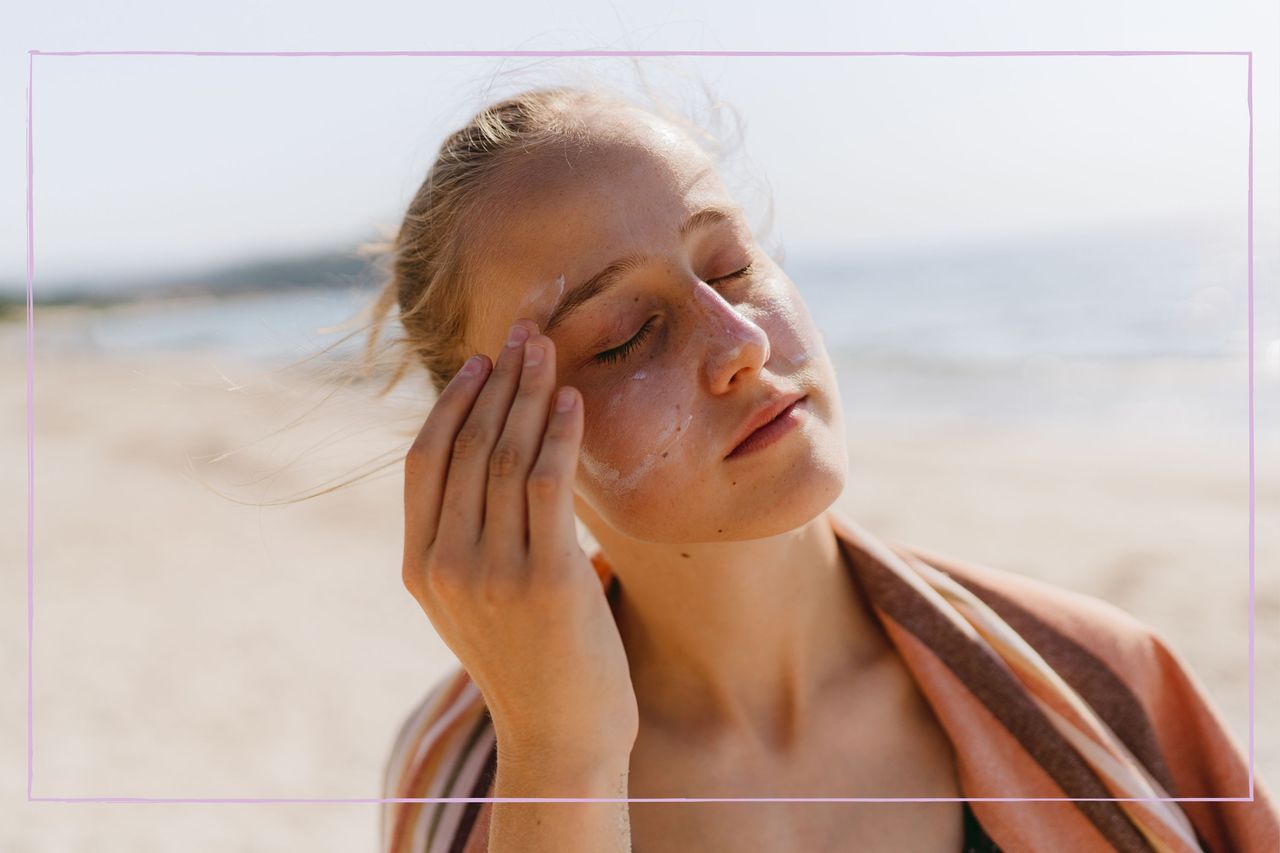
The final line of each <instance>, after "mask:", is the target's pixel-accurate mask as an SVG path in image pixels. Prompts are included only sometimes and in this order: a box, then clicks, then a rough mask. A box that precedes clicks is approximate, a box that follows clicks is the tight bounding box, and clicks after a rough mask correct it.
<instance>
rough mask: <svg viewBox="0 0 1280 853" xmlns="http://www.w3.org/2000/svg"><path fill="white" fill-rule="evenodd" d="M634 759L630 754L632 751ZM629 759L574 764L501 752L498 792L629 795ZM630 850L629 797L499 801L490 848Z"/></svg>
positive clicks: (544, 852)
mask: <svg viewBox="0 0 1280 853" xmlns="http://www.w3.org/2000/svg"><path fill="white" fill-rule="evenodd" d="M628 759H629V756H628ZM628 765H629V760H623V761H617V760H615V761H599V760H593V761H589V762H586V763H583V762H576V763H570V762H566V761H564V760H557V759H555V758H550V759H548V760H545V761H520V760H516V759H504V757H503V756H502V754H501V752H499V756H498V768H497V776H496V778H495V780H494V796H495V797H608V798H617V799H622V800H625V799H626V796H627V771H628ZM551 851H555V853H578V851H582V853H630V851H631V822H630V812H629V810H628V807H627V803H626V802H616V803H494V804H493V812H492V815H491V817H490V823H489V853H551Z"/></svg>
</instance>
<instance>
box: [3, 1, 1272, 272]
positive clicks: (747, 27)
mask: <svg viewBox="0 0 1280 853" xmlns="http://www.w3.org/2000/svg"><path fill="white" fill-rule="evenodd" d="M1276 7H1277V4H1273V3H1263V2H1258V3H1241V2H1234V3H1233V2H1226V3H1215V4H1207V3H1190V2H1163V3H1158V4H1157V3H1146V2H1143V3H1128V4H1122V5H1118V4H1114V3H1111V2H1095V0H1084V2H1075V3H1052V4H1046V3H1034V2H1008V3H1003V2H1002V3H990V2H988V3H962V4H957V3H946V2H936V3H935V2H924V3H921V2H914V3H913V2H898V3H875V4H872V3H866V2H852V3H846V4H840V5H835V4H830V5H824V6H822V7H821V14H819V12H818V11H817V10H818V8H819V7H817V6H814V7H813V10H807V7H806V4H803V3H787V4H785V7H784V6H783V5H781V4H758V5H756V6H750V5H744V4H743V3H741V2H725V3H715V2H707V3H698V2H684V3H680V4H678V5H677V4H670V5H666V6H664V5H661V4H654V5H648V6H646V7H640V6H639V5H634V6H631V7H623V6H621V5H619V4H618V3H611V4H601V3H576V4H572V3H564V2H561V3H550V4H540V5H538V6H537V7H536V8H535V7H534V6H533V5H532V4H517V3H505V2H498V3H497V4H496V6H495V4H492V3H491V4H488V5H486V7H485V9H486V14H485V15H484V16H483V20H478V19H477V18H476V17H475V16H474V15H473V14H470V13H468V12H467V11H466V9H467V8H469V7H467V6H455V7H452V8H449V7H446V6H445V5H443V4H441V5H433V6H430V7H428V6H426V4H419V5H403V6H396V5H392V4H388V3H385V2H373V3H366V4H362V5H361V6H360V7H359V8H358V9H357V7H355V6H354V5H352V4H344V5H343V6H341V7H339V9H340V11H339V10H337V9H331V8H327V7H326V6H324V5H317V4H313V3H301V2H298V3H275V4H271V3H265V4H264V3H252V4H250V3H239V2H231V3H222V4H217V5H213V4H210V5H208V6H201V7H193V8H182V9H181V11H180V12H179V11H176V10H175V8H174V6H173V4H164V3H158V2H156V3H140V2H132V3H129V2H126V3H113V4H110V5H109V6H108V5H106V4H97V3H85V2H69V3H58V4H43V5H41V6H39V7H37V6H34V5H33V6H29V7H25V8H21V9H19V10H18V11H17V23H18V25H17V26H7V27H5V28H4V33H3V35H0V44H3V47H4V50H3V51H2V52H0V56H2V58H3V65H2V66H0V72H2V73H3V74H4V78H5V82H6V85H5V86H4V87H3V88H2V90H0V96H2V97H0V116H3V119H2V120H3V121H4V122H5V126H4V128H3V130H4V132H3V133H0V181H2V182H3V183H2V184H0V187H2V188H3V190H4V193H3V195H4V198H5V199H6V203H5V204H4V206H3V208H2V209H0V223H2V224H3V235H4V237H3V240H2V241H0V282H6V283H7V286H8V287H10V288H12V287H15V286H17V287H19V288H22V287H25V279H26V273H27V222H26V216H27V214H26V196H27V163H26V157H27V151H26V144H27V107H28V87H29V86H30V92H31V94H32V96H33V97H32V100H31V110H32V158H33V167H32V181H33V185H32V186H33V203H34V220H33V225H34V232H35V241H34V282H35V286H37V287H38V286H39V283H40V282H41V281H46V282H51V283H52V282H56V281H58V280H60V279H66V278H84V277H92V276H95V275H101V276H103V277H107V278H118V277H120V276H127V275H130V274H149V273H155V272H165V271H175V270H185V269H197V268H201V267H206V266H218V265H221V264H226V263H233V262H235V261H238V260H242V259H247V258H256V257H269V256H276V255H288V254H291V253H304V252H309V251H317V250H321V251H322V250H331V249H336V248H337V249H340V248H345V247H348V246H352V245H354V244H355V243H356V242H358V241H359V240H362V239H367V238H370V237H373V236H375V235H376V234H378V233H379V232H380V231H382V232H385V231H386V230H388V229H393V228H394V227H395V226H396V225H397V224H398V222H399V217H400V216H401V215H402V213H403V211H404V208H405V206H406V204H407V203H408V201H409V199H410V197H411V196H412V194H413V192H414V191H415V190H416V188H417V186H418V184H419V183H420V182H421V180H422V178H423V177H424V176H425V174H426V170H427V168H428V167H429V165H430V162H431V159H432V157H433V156H434V154H435V150H436V147H437V146H438V145H439V143H440V141H441V139H442V138H443V136H444V135H445V134H446V133H448V132H449V131H450V130H452V129H453V128H454V127H456V126H458V125H459V124H461V123H462V122H464V121H465V120H466V119H467V118H468V117H469V116H470V115H471V114H472V113H473V112H474V111H475V110H476V109H478V108H479V107H480V106H482V105H483V104H484V103H486V102H487V101H489V100H491V99H492V98H493V97H496V96H501V95H503V94H507V93H510V92H514V91H517V90H518V89H520V88H524V87H525V86H527V85H533V84H538V83H543V82H549V81H552V80H557V81H563V80H566V79H582V77H581V75H583V74H589V75H591V77H592V79H601V80H605V81H611V82H615V83H618V84H619V85H622V86H624V87H626V86H632V85H634V80H635V77H634V76H633V74H632V71H631V66H630V64H629V62H628V60H626V59H624V58H620V57H606V58H585V59H584V58H554V57H552V58H494V57H289V58H284V57H226V56H220V57H191V56H176V57H160V56H54V55H37V56H34V57H31V56H29V54H28V51H30V50H32V49H35V50H43V51H77V50H192V51H195V50H209V51H229V50H247V51H308V50H320V51H378V50H384V51H385V50H471V51H501V50H575V49H593V50H616V51H628V50H633V51H634V50H663V49H680V50H708V51H710V50H809V51H812V50H872V51H886V50H887V51H899V50H901V51H911V50H955V51H974V50H1211V51H1212V50H1227V51H1239V50H1253V51H1255V52H1256V55H1255V57H1254V69H1253V71H1254V74H1253V82H1254V99H1253V101H1254V137H1255V138H1254V146H1255V173H1254V186H1255V202H1254V203H1255V227H1256V229H1257V234H1258V243H1259V252H1260V253H1264V254H1265V253H1274V251H1275V249H1276V243H1277V237H1276V232H1277V225H1280V178H1278V175H1277V166H1278V165H1280V132H1278V131H1280V127H1278V120H1280V110H1277V106H1278V105H1280V99H1278V93H1277V86H1276V81H1277V80H1280V72H1278V66H1277V55H1276V47H1275V46H1276V44H1277V32H1278V31H1280V26H1278V24H1277V12H1276ZM784 8H785V11H784ZM7 17H8V16H7ZM642 62H643V64H644V68H645V74H646V75H647V76H648V77H649V79H650V80H651V82H653V83H655V84H656V85H657V88H658V90H659V91H661V92H663V93H664V95H666V96H668V97H671V98H673V99H674V100H676V101H677V102H682V103H685V104H687V105H689V109H690V110H691V114H692V115H694V116H698V115H700V114H701V113H700V112H699V110H702V109H703V108H704V105H703V103H702V102H701V101H699V100H698V97H699V94H700V89H699V88H698V86H699V84H700V83H703V82H705V83H706V84H707V85H709V86H710V87H711V90H712V91H713V92H714V93H715V95H716V96H717V97H718V98H720V99H721V100H723V101H724V102H726V103H728V104H731V105H732V107H733V108H734V109H735V110H736V111H737V113H738V114H739V115H740V116H741V117H742V119H743V121H744V123H745V125H744V130H745V135H744V137H743V139H742V143H741V145H740V146H739V148H737V149H735V150H736V151H737V153H738V154H740V155H741V156H740V157H739V158H737V159H735V160H734V161H733V162H732V163H731V164H729V165H728V166H727V168H728V169H730V171H729V172H727V173H726V178H727V179H728V180H729V181H730V182H731V187H732V188H733V189H734V191H735V194H736V195H737V196H738V197H739V199H740V201H741V202H742V203H743V204H744V205H745V206H746V207H747V208H748V210H749V211H751V212H752V213H753V215H754V217H755V220H754V221H755V222H756V223H757V224H758V226H759V227H760V228H761V229H763V228H764V227H765V224H766V220H765V212H766V210H767V207H766V205H765V203H764V201H765V199H766V198H767V197H768V196H770V195H771V197H772V200H773V220H772V227H771V230H770V231H769V233H770V235H772V236H774V237H775V238H776V239H778V240H779V241H781V243H782V245H783V246H785V248H786V251H787V253H788V254H789V255H793V256H794V255H799V254H806V253H807V254H828V253H830V254H838V253H848V252H858V251H876V250H882V249H895V250H901V249H904V248H906V249H910V248H912V247H919V248H921V249H924V248H927V247H933V246H945V245H956V244H966V243H970V242H974V241H979V242H982V241H986V242H993V241H994V242H998V241H1000V240H1006V239H1012V238H1016V237H1019V236H1025V235H1028V234H1042V233H1052V232H1057V231H1064V230H1095V231H1106V230H1108V229H1113V228H1117V227H1126V226H1130V225H1138V226H1150V225H1152V224H1155V225H1157V226H1159V225H1160V223H1166V222H1167V223H1171V224H1173V223H1179V222H1184V221H1188V220H1194V221H1197V222H1204V223H1206V224H1207V225H1209V226H1211V227H1214V228H1218V229H1222V230H1224V231H1228V232H1231V233H1235V234H1242V233H1243V232H1244V229H1245V212H1246V202H1247V184H1248V174H1247V149H1246V146H1247V139H1248V121H1249V117H1248V112H1247V105H1246V99H1245V93H1246V83H1247V60H1246V59H1245V58H1244V57H1240V56H1195V57H999V58H994V57H993V58H971V57H966V58H935V57H930V58H921V57H824V58H817V57H697V58H660V59H659V58H655V59H645V60H643V61H642ZM29 75H30V78H29ZM731 126H732V125H730V127H731Z"/></svg>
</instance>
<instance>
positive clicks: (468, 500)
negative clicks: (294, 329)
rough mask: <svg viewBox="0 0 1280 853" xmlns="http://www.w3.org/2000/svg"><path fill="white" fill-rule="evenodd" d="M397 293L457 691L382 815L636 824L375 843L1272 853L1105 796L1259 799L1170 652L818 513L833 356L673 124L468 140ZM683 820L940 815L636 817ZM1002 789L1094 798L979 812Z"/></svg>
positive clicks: (435, 177) (712, 171)
mask: <svg viewBox="0 0 1280 853" xmlns="http://www.w3.org/2000/svg"><path fill="white" fill-rule="evenodd" d="M392 302H397V303H398V305H399V309H400V319H401V322H402V324H403V326H404V328H405V330H406V333H407V337H406V339H405V343H406V344H407V345H408V351H409V352H410V353H411V354H412V357H413V358H415V359H417V360H418V361H420V362H421V363H422V364H423V365H424V366H425V367H426V368H427V370H428V372H429V373H430V374H431V376H432V378H433V381H434V382H435V384H436V387H437V389H438V390H440V391H441V393H440V397H439V400H438V401H437V403H436V404H435V405H434V407H433V409H432V411H431V413H430V415H429V417H428V418H427V420H426V423H425V424H424V426H423V427H422V430H421V432H420V433H419V434H418V436H417V438H416V439H415V441H414V443H413V447H412V448H411V449H410V451H409V453H408V454H407V456H406V459H405V513H406V525H405V550H404V562H403V576H404V581H405V585H406V586H407V588H408V589H409V591H410V592H411V593H412V594H413V595H414V597H415V598H416V599H417V601H418V602H419V603H420V605H421V606H422V608H423V610H424V611H425V613H426V615H427V616H428V617H429V618H430V620H431V622H432V624H433V626H434V627H435V629H436V630H437V631H438V632H439V634H440V635H441V637H442V638H443V639H444V640H445V642H446V643H447V644H448V645H449V647H450V649H451V650H452V651H453V652H454V653H455V654H456V655H457V657H458V659H459V661H460V662H461V664H462V667H461V668H460V669H459V670H458V671H457V672H456V673H455V674H454V675H453V676H452V677H450V678H448V679H446V680H445V681H443V682H441V683H440V684H437V685H435V686H434V688H433V689H432V690H431V691H430V692H429V694H428V695H427V696H426V698H425V699H424V700H423V702H422V703H421V704H420V705H419V706H418V707H417V708H416V709H415V711H414V713H413V714H411V715H410V717H409V718H408V719H407V720H406V721H405V724H404V726H403V727H402V729H401V731H400V734H399V737H398V738H397V740H396V744H395V747H394V749H393V752H392V755H391V757H390V760H389V761H388V764H387V770H386V779H385V786H386V787H385V794H384V796H386V797H387V798H398V799H405V800H412V799H422V798H424V797H459V798H466V797H570V798H600V799H608V798H612V799H615V800H622V801H621V802H598V803H572V804H566V803H554V802H549V803H548V802H543V803H500V804H495V803H483V804H482V803H446V804H441V803H429V804H424V803H412V802H399V803H391V804H388V806H387V807H386V809H385V811H384V814H383V845H384V849H386V850H390V851H397V853H399V851H410V850H412V851H422V850H431V851H437V850H439V851H449V850H452V851H460V850H467V851H476V850H486V849H487V850H490V851H494V853H498V851H502V852H503V853H506V851H516V850H520V851H540V850H556V851H570V850H572V851H577V850H582V851H624V850H634V851H642V853H651V851H661V850H679V851H684V850H691V851H711V850H735V851H740V850H768V851H817V850H886V851H890V850H892V851H898V850H946V851H954V850H960V849H996V845H998V847H999V848H1002V849H1006V850H1033V849H1035V850H1059V849H1071V850H1094V849H1096V850H1107V849H1120V850H1215V851H1216V850H1236V849H1239V850H1275V849H1278V847H1280V833H1278V830H1277V818H1276V812H1275V808H1274V806H1273V804H1272V802H1271V800H1270V799H1269V797H1268V796H1267V794H1266V793H1265V792H1264V791H1263V789H1262V788H1261V786H1260V785H1259V786H1258V787H1257V788H1256V789H1255V793H1256V795H1257V799H1256V800H1255V801H1253V802H1243V803H1221V802H1196V803H1172V802H1134V801H1126V802H1115V801H1114V800H1116V799H1130V800H1132V799H1135V798H1136V799H1139V800H1140V799H1152V798H1161V797H1165V798H1168V797H1179V796H1181V797H1237V796H1247V795H1248V787H1249V786H1248V771H1247V766H1246V763H1245V760H1244V758H1243V757H1242V755H1241V751H1240V749H1239V746H1238V745H1237V744H1236V743H1235V741H1234V740H1233V739H1232V738H1231V737H1230V735H1229V734H1228V732H1227V731H1226V729H1225V727H1224V725H1223V723H1222V721H1221V718H1220V717H1219V716H1218V715H1217V712H1216V711H1215V710H1214V709H1213V708H1212V707H1211V705H1210V704H1209V702H1208V700H1207V698H1206V696H1205V695H1204V693H1203V691H1202V689H1201V688H1200V687H1199V685H1198V683H1197V682H1195V681H1194V680H1193V678H1192V676H1190V675H1189V673H1188V672H1187V671H1186V670H1185V668H1184V667H1183V665H1182V663H1181V661H1180V660H1179V659H1178V658H1177V657H1176V656H1174V655H1173V653H1172V652H1171V651H1170V650H1169V648H1168V647H1167V645H1166V644H1165V643H1163V641H1162V640H1161V639H1160V638H1159V637H1158V636H1156V635H1155V634H1154V633H1153V632H1152V631H1151V630H1150V629H1149V628H1147V627H1146V626H1144V625H1142V624H1140V623H1138V622H1136V621H1135V620H1133V619H1132V618H1130V617H1128V616H1126V615H1125V614H1123V613H1121V612H1120V611H1118V610H1117V609H1115V608H1112V607H1110V606H1108V605H1105V604H1103V603H1102V602H1098V601H1095V600H1093V599H1090V598H1087V597H1084V596H1080V595H1076V594H1072V593H1068V592H1066V591H1065V590H1059V589H1057V588H1054V587H1050V586H1047V585H1045V584H1041V583H1037V582H1033V581H1030V580H1027V579H1023V578H1019V577H1017V576H1015V575H1012V574H1009V573H1005V572H1000V571H996V570H993V569H988V568H984V567H980V566H973V565H969V564H964V563H961V562H959V561H955V560H950V559H948V558H945V557H942V556H941V555H936V554H928V553H925V552H923V551H920V550H919V549H910V548H906V547H903V546H890V545H888V544H886V543H884V542H881V541H879V540H878V539H876V538H875V537H874V536H872V535H871V534H870V533H869V532H867V531H865V530H863V529H862V528H860V527H859V526H857V525H856V524H854V523H853V522H852V521H851V520H849V519H847V518H845V517H844V516H843V515H841V514H840V513H838V512H836V511H834V510H832V508H831V507H832V504H833V503H834V502H835V500H836V499H837V498H838V497H839V495H840V494H841V492H842V490H843V488H844V484H845V476H846V470H847V454H846V448H845V430H844V423H843V418H842V408H841V401H840V398H839V395H838V392H837V383H836V377H835V375H834V371H833V367H832V364H831V361H830V359H829V358H828V356H827V353H826V351H825V349H824V346H823V341H822V337H821V335H820V334H819V333H818V331H817V329H816V328H815V326H814V324H813V322H812V319H811V317H810V316H809V313H808V311H807V309H806V306H805V304H804V302H803V300H802V299H801V298H800V295H799V293H798V291H797V290H796V287H795V285H794V284H793V283H792V282H791V281H790V279H788V277H787V275H786V274H785V273H784V272H783V270H782V269H781V268H780V267H779V266H778V265H777V264H776V263H775V262H774V261H773V260H772V259H771V258H770V257H769V256H768V255H767V254H766V253H764V252H763V251H761V249H760V248H759V246H758V245H757V243H756V241H755V240H754V238H753V236H752V234H751V232H750V230H749V228H748V227H747V225H746V223H745V221H744V217H743V214H742V212H741V210H740V209H739V208H738V207H737V206H736V205H735V204H734V202H733V200H732V198H731V197H730V195H729V193H728V192H727V191H726V189H725V186H724V184H723V183H722V181H721V179H720V176H719V174H718V172H717V169H716V166H715V163H714V162H713V161H712V159H711V158H710V157H709V156H708V155H707V154H706V153H705V151H704V150H703V149H701V148H700V147H699V146H698V144H697V143H696V142H695V141H694V140H693V139H692V138H691V137H690V135H688V133H686V132H685V129H684V128H683V127H682V126H681V125H679V124H678V123H676V122H674V121H671V120H669V119H666V118H662V117H660V116H658V115H656V114H654V113H652V112H649V111H647V110H645V109H642V108H639V107H638V106H635V105H632V104H631V103H629V102H627V101H625V100H624V99H622V98H619V97H617V96H612V95H606V94H601V93H600V92H598V91H594V90H580V89H573V88H558V89H544V90H535V91H529V92H525V93H524V94H522V95H520V96H518V97H515V98H512V99H509V100H507V101H504V102H502V103H499V104H495V105H493V106H492V107H490V108H488V109H486V110H484V111H482V112H481V113H480V114H479V115H478V116H476V117H475V118H474V119H473V121H472V122H471V123H469V124H468V126H467V127H465V128H463V129H462V130H460V131H458V132H456V133H455V134H453V135H451V137H450V138H449V139H448V140H447V141H446V143H445V145H444V146H443V148H442V150H441V152H440V154H439V157H438V158H437V161H436V164H435V165H434V166H433V168H432V170H431V173H430V174H429V175H428V177H427V179H426V182H425V183H424V184H423V187H422V189H421V190H420V192H419V193H418V196H417V197H416V198H415V200H414V201H413V203H412V205H411V207H410V210H409V212H408V215H407V216H406V219H405V222H404V225H403V227H402V229H401V231H400V234H399V235H398V238H397V241H396V244H395V266H394V268H393V276H392V280H391V282H390V284H389V285H388V288H387V290H386V291H385V292H384V295H383V299H382V302H381V304H380V306H379V307H380V308H381V309H383V310H385V309H386V308H388V307H390V304H391V303H392ZM375 338H376V333H375ZM468 356H471V357H470V358H467V357H468ZM464 360H465V366H463V367H462V369H461V370H459V366H460V365H461V364H462V363H463V362H464ZM398 377H399V374H397V377H396V378H398ZM561 402H563V403H564V404H565V405H560V403H561ZM575 517H576V518H577V519H578V520H580V521H581V522H582V524H584V525H585V526H586V528H587V529H588V530H589V531H590V533H591V534H592V535H593V536H594V537H595V539H596V541H597V542H598V543H599V546H600V547H599V549H598V550H595V551H594V552H593V553H592V554H590V555H588V554H587V553H586V552H585V551H584V550H583V549H582V548H581V547H580V545H579V543H578V539H577V535H576V529H575ZM602 591H603V592H604V593H605V594H602ZM667 797H670V798H699V797H712V798H750V797H765V798H768V797H796V798H802V797H890V798H892V797H900V798H929V799H933V800H935V801H933V802H926V803H917V802H897V803H828V804H818V803H803V804H798V803H792V804H788V803H708V802H693V803H681V802H660V803H627V802H625V799H626V798H667ZM1005 797H1023V798H1051V799H1064V798H1069V799H1074V800H1079V802H1035V803H999V802H985V801H977V802H974V803H973V804H972V806H970V805H969V803H967V802H963V799H964V798H1005Z"/></svg>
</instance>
